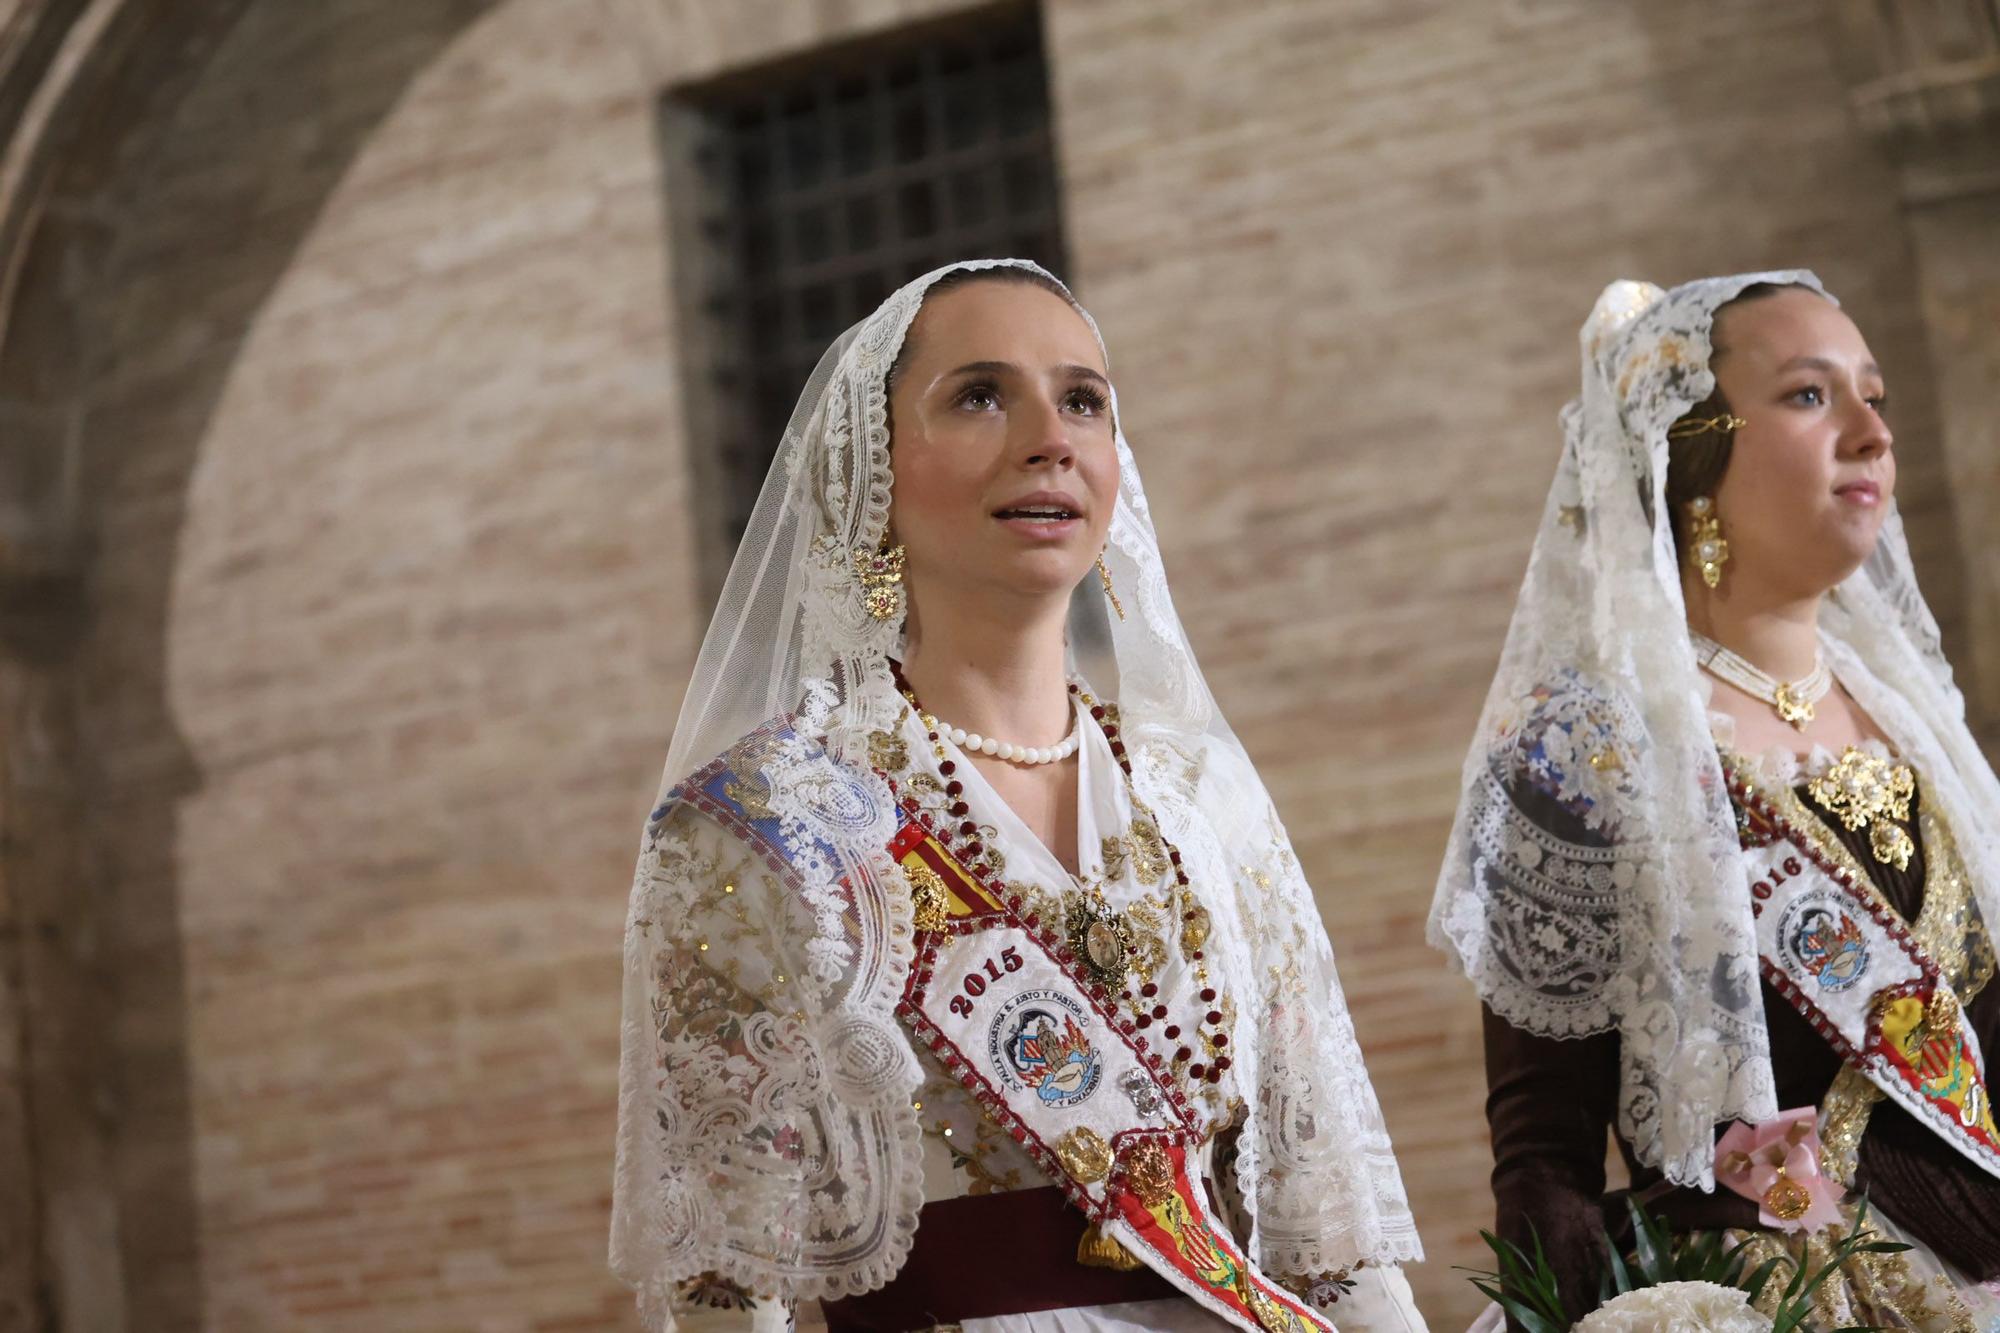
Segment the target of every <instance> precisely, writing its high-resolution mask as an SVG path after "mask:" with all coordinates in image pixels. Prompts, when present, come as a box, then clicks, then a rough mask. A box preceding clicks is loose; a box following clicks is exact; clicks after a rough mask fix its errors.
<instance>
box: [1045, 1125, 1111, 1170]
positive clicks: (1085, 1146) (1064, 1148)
mask: <svg viewBox="0 0 2000 1333" xmlns="http://www.w3.org/2000/svg"><path fill="white" fill-rule="evenodd" d="M1056 1157H1057V1158H1058V1159H1059V1160H1060V1161H1061V1162H1062V1164H1063V1170H1065V1171H1067V1172H1069V1174H1070V1178H1071V1179H1072V1180H1075V1181H1076V1182H1077V1183H1079V1184H1082V1185H1094V1184H1096V1183H1097V1182H1098V1181H1100V1180H1102V1179H1104V1178H1105V1177H1106V1176H1108V1175H1110V1174H1111V1145H1110V1144H1108V1143H1106V1142H1105V1141H1104V1136H1103V1135H1102V1134H1099V1133H1098V1132H1097V1131H1096V1130H1094V1129H1092V1128H1090V1127H1089V1126H1088V1125H1078V1126H1077V1127H1076V1128H1075V1129H1072V1130H1071V1131H1070V1132H1069V1133H1067V1134H1065V1135H1063V1136H1062V1137H1061V1138H1059V1139H1057V1140H1056Z"/></svg>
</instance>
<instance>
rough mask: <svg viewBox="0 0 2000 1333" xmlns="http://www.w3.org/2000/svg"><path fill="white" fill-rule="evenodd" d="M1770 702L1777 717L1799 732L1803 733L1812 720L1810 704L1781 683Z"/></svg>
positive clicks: (1788, 686)
mask: <svg viewBox="0 0 2000 1333" xmlns="http://www.w3.org/2000/svg"><path fill="white" fill-rule="evenodd" d="M1771 702H1772V705H1773V706H1774V707H1775V708H1776V709H1777V710H1778V717H1779V718H1780V719H1782V720H1783V721H1786V722H1789V723H1791V724H1792V726H1794V727H1796V728H1797V729H1798V730H1800V731H1804V730H1805V729H1806V727H1807V726H1808V725H1810V724H1811V722H1812V720H1813V706H1812V704H1811V702H1810V701H1808V700H1805V699H1801V698H1799V697H1798V696H1797V695H1796V694H1793V693H1792V687H1791V686H1790V685H1787V684H1785V683H1784V682H1783V681H1780V682H1779V683H1778V690H1777V693H1776V694H1775V695H1773V696H1772V699H1771Z"/></svg>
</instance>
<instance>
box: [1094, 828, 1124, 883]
mask: <svg viewBox="0 0 2000 1333" xmlns="http://www.w3.org/2000/svg"><path fill="white" fill-rule="evenodd" d="M1097 854H1098V856H1099V857H1100V858H1102V859H1103V861H1104V878H1106V879H1120V878H1122V877H1123V876H1124V874H1125V839H1123V838H1106V839H1105V840H1104V841H1103V843H1102V844H1100V845H1099V847H1098V849H1097Z"/></svg>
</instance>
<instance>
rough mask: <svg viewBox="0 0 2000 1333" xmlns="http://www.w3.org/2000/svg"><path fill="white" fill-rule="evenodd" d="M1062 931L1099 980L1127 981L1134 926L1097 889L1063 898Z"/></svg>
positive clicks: (1075, 951) (1078, 955) (1105, 983)
mask: <svg viewBox="0 0 2000 1333" xmlns="http://www.w3.org/2000/svg"><path fill="white" fill-rule="evenodd" d="M1063 933H1064V934H1066V935H1067V936H1068V937H1069V947H1070V951H1071V952H1072V953H1074V954H1075V955H1076V956H1077V960H1078V961H1079V962H1081V963H1082V964H1083V965H1084V966H1085V967H1086V968H1088V969H1089V970H1090V973H1091V975H1092V976H1093V977H1095V978H1096V979H1097V980H1098V981H1099V982H1100V983H1102V984H1104V985H1107V986H1109V985H1113V984H1115V983H1117V982H1120V981H1122V980H1124V978H1125V973H1126V970H1127V969H1128V968H1129V967H1130V966H1131V963H1132V946H1133V938H1132V927H1131V925H1130V924H1129V923H1128V922H1127V921H1126V920H1125V918H1124V917H1123V916H1122V915H1121V914H1119V913H1117V912H1114V911H1112V910H1111V906H1110V904H1109V903H1107V902H1105V901H1104V899H1103V897H1102V895H1101V894H1099V893H1097V892H1091V893H1089V894H1083V893H1069V894H1065V895H1064V898H1063Z"/></svg>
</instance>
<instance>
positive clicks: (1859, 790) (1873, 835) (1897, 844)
mask: <svg viewBox="0 0 2000 1333" xmlns="http://www.w3.org/2000/svg"><path fill="white" fill-rule="evenodd" d="M1916 790H1917V779H1916V775H1915V774H1914V773H1912V772H1910V770H1909V768H1908V767H1907V766H1906V765H1903V764H1891V763H1890V762H1889V761H1888V760H1886V759H1882V758H1879V757H1878V756H1876V755H1872V754H1869V753H1868V752H1867V751H1865V750H1861V749H1858V748H1857V747H1855V746H1852V745H1850V746H1848V747H1847V749H1846V751H1845V752H1844V753H1842V754H1841V756H1840V758H1839V759H1838V760H1836V761H1835V762H1834V764H1833V766H1832V767H1831V768H1829V769H1827V770H1826V772H1824V773H1822V774H1820V775H1819V776H1818V777H1816V778H1814V779H1813V780H1812V781H1811V782H1809V783H1807V784H1806V791H1807V793H1808V794H1809V795H1811V797H1812V798H1813V800H1814V801H1816V802H1818V803H1819V806H1820V808H1821V809H1822V810H1825V811H1826V812H1827V813H1828V814H1830V815H1832V816H1833V817H1834V818H1835V819H1838V820H1839V821H1840V822H1841V825H1842V826H1843V827H1844V828H1846V829H1847V831H1848V832H1850V833H1852V832H1855V831H1857V830H1860V829H1864V828H1865V829H1867V830H1868V850H1869V851H1871V852H1873V853H1874V854H1875V859H1876V860H1877V861H1881V862H1883V863H1885V864H1887V865H1893V866H1895V867H1896V869H1898V870H1908V869H1909V868H1910V857H1911V855H1912V854H1913V853H1914V852H1915V851H1916V849H1917V848H1916V844H1915V843H1914V842H1912V841H1911V839H1910V835H1909V833H1908V832H1907V831H1906V830H1904V829H1903V827H1902V821H1905V820H1907V819H1909V817H1910V798H1911V797H1912V796H1914V795H1915V794H1916Z"/></svg>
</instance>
